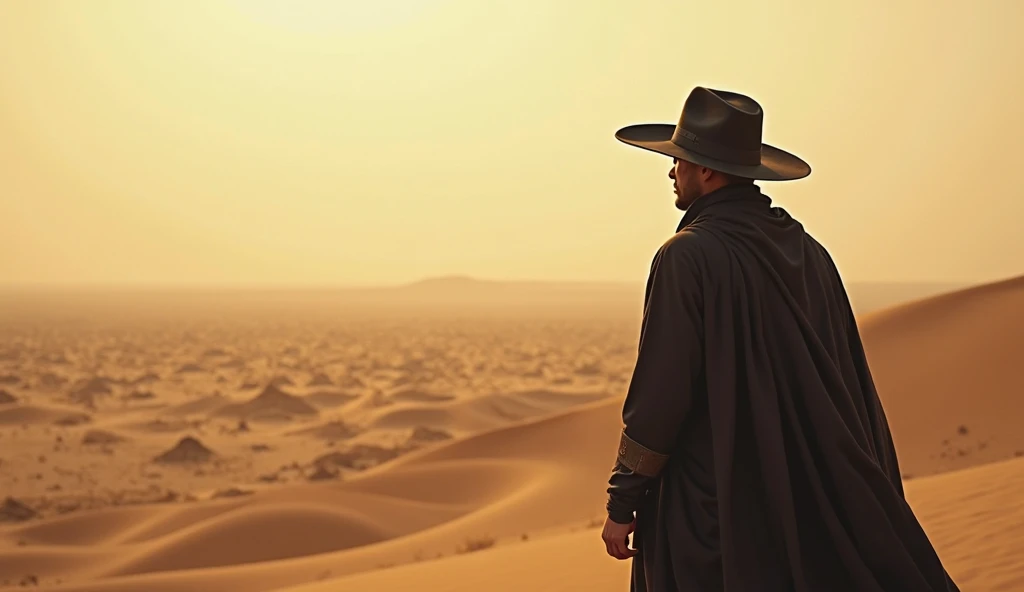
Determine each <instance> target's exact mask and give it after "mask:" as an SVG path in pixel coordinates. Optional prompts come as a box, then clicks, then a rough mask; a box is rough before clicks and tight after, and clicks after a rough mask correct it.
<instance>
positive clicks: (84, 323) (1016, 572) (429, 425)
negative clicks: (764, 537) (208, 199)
mask: <svg viewBox="0 0 1024 592" xmlns="http://www.w3.org/2000/svg"><path fill="white" fill-rule="evenodd" d="M446 282H447V285H446ZM445 288H447V289H450V290H451V291H452V293H453V294H454V293H460V294H463V298H465V299H466V301H465V302H458V303H456V304H452V303H451V301H450V300H449V299H446V298H441V297H438V296H437V294H439V293H442V292H443V290H444V289H445ZM509 290H510V288H509V286H508V285H501V286H488V284H487V283H486V282H480V283H479V284H475V283H474V284H473V289H472V290H469V292H470V293H471V294H472V296H471V297H467V296H465V294H466V293H467V291H466V280H464V279H459V280H450V279H449V280H446V281H445V280H442V281H438V282H428V283H427V284H417V285H415V286H411V287H407V288H403V289H396V290H394V291H393V292H390V293H389V298H390V300H389V299H387V298H385V299H383V300H382V299H381V298H374V299H373V302H374V303H376V307H368V305H367V302H366V300H365V299H364V300H360V298H361V297H359V296H353V295H352V294H347V295H346V294H341V295H336V296H335V297H334V298H333V299H332V298H329V297H327V296H325V295H322V294H320V295H316V296H308V295H307V296H304V297H303V296H294V295H293V296H292V297H291V298H292V300H289V299H288V298H286V297H285V296H283V295H274V296H273V297H268V296H266V295H264V296H262V297H258V298H257V297H252V296H250V297H244V296H237V295H234V296H232V295H226V294H221V295H219V296H217V297H216V298H213V297H206V296H204V297H202V298H200V297H198V296H194V295H193V296H189V295H181V294H178V295H172V296H167V295H156V294H142V295H140V294H136V295H134V296H127V295H122V296H119V297H117V298H120V299H121V300H117V298H115V297H112V296H111V297H101V296H100V295H93V296H92V297H81V296H79V297H76V299H75V300H74V303H75V304H67V303H65V304H64V305H60V306H58V302H57V300H55V299H54V298H56V297H48V298H38V297H35V296H33V297H32V298H29V297H27V296H25V295H23V294H22V295H17V294H15V295H11V294H7V295H5V296H4V298H5V299H6V300H5V304H6V306H5V307H4V308H3V310H4V311H5V315H4V317H3V319H2V325H0V326H2V334H0V336H2V339H0V343H2V346H3V347H2V351H0V359H2V362H0V382H2V383H3V386H2V388H3V391H2V393H0V396H2V399H0V490H2V491H3V496H4V501H3V504H2V506H0V583H2V584H3V585H6V586H13V587H17V586H19V585H24V586H29V585H31V586H34V587H39V588H43V589H54V590H78V591H86V590H89V591H95V592H107V591H109V592H114V591H127V590H139V591H143V590H146V591H167V592H171V591H186V590H252V591H254V592H264V591H272V590H305V591H310V592H312V591H314V590H418V589H424V590H437V591H441V590H445V591H447V590H452V591H455V590H480V589H489V590H513V589H516V590H518V589H523V588H524V587H539V588H542V589H547V590H583V589H586V590H609V591H611V590H617V589H621V587H622V586H623V585H624V582H625V578H626V577H627V574H628V562H617V561H615V560H613V559H610V558H609V557H607V555H605V554H604V553H603V545H602V543H601V542H600V538H599V536H598V535H599V532H598V527H599V526H600V524H601V520H602V516H603V514H602V512H603V503H604V500H605V494H604V487H605V483H606V479H607V475H608V471H609V469H610V466H611V463H612V462H613V460H614V448H615V444H616V442H617V437H618V429H619V427H620V426H621V419H620V417H619V413H620V410H621V399H622V395H623V392H624V388H625V386H626V385H627V383H628V380H629V376H630V372H631V364H632V360H633V358H632V356H633V354H634V351H635V345H636V339H637V328H638V322H639V313H638V309H639V302H640V300H639V299H640V298H641V292H640V291H639V290H638V289H636V287H635V286H630V287H625V288H621V287H620V288H615V289H613V288H608V287H604V288H595V287H593V286H590V287H588V288H587V290H591V291H596V295H595V297H594V298H593V299H591V300H590V302H591V303H592V304H593V306H590V307H572V306H569V304H571V301H572V300H573V299H574V298H577V297H578V295H579V294H580V293H586V291H585V290H584V291H582V292H578V291H575V290H574V289H569V288H564V287H563V288H557V289H555V288H552V289H550V290H548V291H547V292H545V290H544V288H543V287H537V286H528V287H526V288H523V290H524V291H523V292H522V293H520V294H516V293H512V294H511V295H510V291H509ZM884 292H885V291H884V290H880V289H879V288H878V287H877V286H873V287H868V288H866V289H864V290H863V291H862V290H860V288H859V287H858V286H853V287H852V288H851V297H852V299H853V301H854V305H855V308H857V310H858V319H859V328H860V331H861V334H862V337H863V339H864V341H865V344H866V347H867V351H868V356H869V361H870V363H871V365H872V369H873V372H874V375H875V380H876V383H877V385H878V388H879V392H880V393H881V396H882V398H883V402H884V404H885V405H886V413H887V414H888V417H889V421H890V424H891V426H892V429H893V433H894V439H895V441H896V444H897V452H898V453H899V455H900V463H901V471H902V472H903V474H904V478H905V483H906V489H907V496H908V499H909V500H910V502H911V504H912V506H913V507H914V509H915V511H916V512H918V514H919V515H920V516H921V520H922V522H923V524H924V526H925V527H926V530H927V531H928V533H929V535H930V536H932V537H933V539H934V541H935V544H936V546H937V548H938V550H939V553H940V555H941V557H942V559H943V560H944V562H946V563H947V565H948V566H949V570H950V573H951V574H952V575H953V576H954V578H956V579H957V580H958V582H959V583H960V584H961V585H962V586H963V589H965V590H1015V589H1019V588H1020V587H1021V586H1024V564H1022V563H1021V562H1020V561H1019V557H1021V556H1024V537H1022V536H1021V535H1020V534H1019V533H1020V532H1021V530H1020V526H1022V525H1024V498H1022V497H1021V496H1020V494H1019V491H1020V490H1021V487H1022V485H1024V458H1022V457H1024V435H1022V434H1021V432H1020V430H1019V420H1018V418H1019V411H1018V407H1019V405H1018V402H1017V401H1016V394H1017V393H1018V392H1019V389H1020V387H1021V384H1022V383H1024V374H1022V373H1021V370H1020V368H1019V364H1018V363H1017V359H1018V358H1019V352H1021V351H1024V342H1022V341H1021V340H1022V337H1021V336H1022V335H1024V314H1022V312H1021V311H1024V306H1022V304H1024V280H1022V279H1021V278H1016V279H1009V280H1006V281H1002V282H996V283H989V284H984V285H977V286H969V287H957V288H955V289H940V290H935V289H931V290H929V288H928V287H922V288H920V289H919V291H918V292H917V297H907V294H908V292H907V290H906V289H903V290H902V291H895V292H894V291H889V293H890V294H894V296H892V299H894V300H892V299H890V301H886V300H885V299H884V298H880V297H879V294H883V293H884ZM424 293H426V294H428V295H429V297H427V298H424V297H423V296H422V295H423V294H424ZM524 294H533V295H534V297H533V299H532V300H531V299H530V298H531V297H530V296H528V295H526V296H524ZM542 294H543V297H540V295H542ZM246 298H248V299H246ZM301 298H306V301H304V304H303V303H298V302H297V301H295V299H300V300H301ZM516 298H519V299H520V300H519V302H520V303H523V302H526V304H524V305H522V306H521V307H519V308H509V307H508V306H506V305H507V304H508V302H507V301H508V300H509V299H516ZM133 299H134V300H133ZM309 300H315V301H316V305H315V306H313V305H310V303H309ZM125 302H135V305H134V306H132V307H127V306H125V304H124V303H125ZM382 302H384V304H382ZM299 304H301V305H299ZM296 311H300V312H296ZM115 313H116V314H115ZM563 576H564V577H563Z"/></svg>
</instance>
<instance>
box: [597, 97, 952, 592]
mask: <svg viewBox="0 0 1024 592" xmlns="http://www.w3.org/2000/svg"><path fill="white" fill-rule="evenodd" d="M762 118H763V113H762V110H761V107H760V105H758V104H757V102H755V101H754V100H753V99H751V98H750V97H747V96H743V95H740V94H737V93H733V92H726V91H720V90H711V89H707V88H702V87H697V88H695V89H694V90H693V91H692V92H691V94H690V95H689V97H688V98H687V100H686V103H685V105H684V107H683V112H682V117H681V118H680V120H679V123H678V124H677V125H675V126H672V125H667V124H654V125H636V126H629V127H626V128H623V129H621V130H619V131H618V132H617V133H616V137H617V138H618V139H619V140H620V141H622V142H624V143H626V144H630V145H633V146H637V147H640V148H643V149H646V150H651V151H654V152H657V153H660V154H664V155H667V156H670V157H672V159H673V166H672V169H671V171H670V172H669V178H670V179H672V181H673V184H674V186H675V193H676V206H677V207H678V208H679V209H680V210H685V212H686V214H685V215H684V216H683V219H682V221H681V222H680V224H679V227H678V229H677V232H676V234H675V235H674V236H673V237H672V238H670V239H669V240H668V241H667V242H665V243H664V244H663V245H662V247H661V248H660V249H659V250H658V252H657V254H656V255H655V257H654V262H653V264H652V266H651V270H650V276H649V278H648V282H647V290H646V296H645V305H644V315H643V326H642V330H641V334H640V345H639V349H638V352H637V361H636V366H635V369H634V371H633V376H632V379H631V382H630V384H629V389H628V392H627V394H626V399H625V402H624V404H623V411H622V417H623V423H624V426H625V427H624V429H623V432H622V434H621V440H620V446H619V449H618V457H617V459H616V463H615V468H614V470H613V472H612V475H611V478H610V480H609V488H608V494H609V497H608V521H607V522H606V524H605V527H604V531H603V533H602V537H603V539H604V541H605V544H606V546H607V550H608V553H609V554H610V555H611V556H613V557H616V558H618V559H626V558H630V557H632V558H633V569H632V586H631V587H632V589H633V590H634V591H640V590H647V591H656V592H669V591H674V590H679V591H691V590H692V591H716V590H727V591H728V592H747V591H750V592H755V591H756V592H770V591H798V592H805V591H806V592H841V591H846V590H849V591H858V592H860V591H864V592H869V591H886V592H890V591H900V592H916V591H928V592H935V591H943V592H949V591H956V590H958V588H957V586H956V584H955V583H953V581H952V580H951V579H950V578H949V576H948V575H947V574H946V571H945V569H944V568H943V565H942V563H941V562H940V560H939V558H938V556H937V555H936V553H935V550H934V548H933V547H932V544H931V543H930V542H929V540H928V537H927V535H926V534H925V532H924V531H923V530H922V528H921V526H920V524H919V523H918V521H917V519H916V517H915V516H914V513H913V511H912V510H911V508H910V506H909V505H908V504H907V502H906V501H905V499H904V495H903V485H902V481H901V478H900V471H899V466H898V464H897V460H896V454H895V450H894V448H893V442H892V437H891V435H890V433H889V427H888V425H887V422H886V418H885V414H884V413H883V410H882V406H881V404H880V403H879V399H878V395H877V393H876V391H875V387H874V384H873V382H872V379H871V373H870V371H869V369H868V365H867V361H866V359H865V355H864V349H863V347H862V345H861V341H860V336H859V333H858V330H857V323H856V321H855V319H854V316H853V312H852V310H851V307H850V302H849V300H848V298H847V294H846V291H845V288H844V287H843V282H842V280H841V279H840V276H839V273H838V272H837V270H836V267H835V265H834V263H833V262H832V259H831V257H830V256H829V254H828V252H827V251H826V250H825V248H824V247H822V246H821V245H820V244H819V243H818V242H817V241H816V240H815V239H814V238H812V237H811V236H810V235H809V234H807V232H805V231H804V229H803V227H802V226H801V225H800V223H799V222H797V221H796V220H794V219H793V218H792V217H791V216H790V215H789V214H788V213H787V212H786V211H785V210H783V209H781V208H778V207H773V206H772V204H771V199H770V198H769V197H768V196H766V195H764V194H763V193H761V190H760V188H759V187H758V186H757V185H755V184H754V181H755V180H773V181H784V180H791V179H800V178H803V177H806V176H807V175H809V174H810V171H811V169H810V166H808V165H807V163H806V162H804V161H803V160H801V159H800V158H798V157H797V156H795V155H793V154H790V153H788V152H786V151H784V150H780V149H778V148H774V147H772V146H769V145H767V144H762V143H761V128H762ZM634 530H635V533H634ZM631 534H632V535H633V536H634V541H633V547H634V549H631V548H629V546H628V537H629V536H630V535H631Z"/></svg>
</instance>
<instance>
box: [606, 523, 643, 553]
mask: <svg viewBox="0 0 1024 592" xmlns="http://www.w3.org/2000/svg"><path fill="white" fill-rule="evenodd" d="M635 529H636V519H635V518H634V519H633V521H632V522H630V523H629V524H619V523H618V522H615V521H614V520H612V519H611V518H608V519H607V520H605V522H604V530H603V531H601V538H602V539H604V546H605V547H607V549H608V554H609V555H611V556H612V557H614V558H616V559H629V558H630V557H632V556H634V555H636V553H637V552H636V550H634V549H630V548H629V535H630V534H632V533H633V531H634V530H635Z"/></svg>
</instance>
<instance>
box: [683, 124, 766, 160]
mask: <svg viewBox="0 0 1024 592" xmlns="http://www.w3.org/2000/svg"><path fill="white" fill-rule="evenodd" d="M672 143H673V144H675V145H676V146H679V147H680V148H685V149H686V150H689V151H691V152H696V153H697V154H700V155H702V156H707V157H708V158H714V159H715V160H721V161H723V162H728V163H731V164H741V165H746V166H757V165H759V164H761V147H760V146H758V147H757V149H755V150H740V149H738V148H732V147H730V146H723V145H721V144H716V143H715V142H712V141H709V140H707V139H703V138H700V137H698V136H697V134H695V133H693V132H691V131H688V130H685V129H683V128H681V127H678V126H677V127H676V131H675V133H673V134H672Z"/></svg>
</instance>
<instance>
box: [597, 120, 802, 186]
mask: <svg viewBox="0 0 1024 592" xmlns="http://www.w3.org/2000/svg"><path fill="white" fill-rule="evenodd" d="M675 130H676V126H674V125H669V124H664V123H644V124H640V125H630V126H627V127H624V128H622V129H620V130H619V131H617V132H615V138H616V139H617V140H619V141H620V142H623V143H625V144H629V145H630V146H636V147H637V148H643V149H644V150H650V151H651V152H657V153H658V154H663V155H665V156H671V157H672V158H678V159H680V160H685V161H686V162H692V163H694V164H697V165H700V166H706V167H708V168H710V169H714V170H716V171H721V172H723V173H727V174H730V175H735V176H737V177H743V178H745V179H756V180H761V181H792V180H794V179H802V178H804V177H806V176H807V175H810V174H811V165H809V164H807V163H806V162H804V160H803V159H801V158H800V157H799V156H796V155H795V154H790V153H789V152H786V151H785V150H782V149H781V148H776V147H774V146H769V145H768V144H761V164H759V165H753V166H750V165H740V164H733V163H729V162H723V161H721V160H716V159H714V158H708V157H707V156H703V155H701V154H697V153H696V152H693V151H692V150H687V149H686V148H683V147H681V146H679V145H678V144H675V143H674V142H672V135H673V134H674V133H675Z"/></svg>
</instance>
